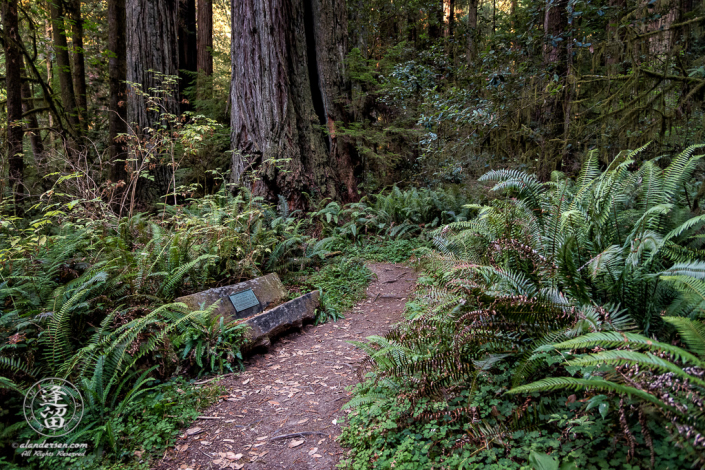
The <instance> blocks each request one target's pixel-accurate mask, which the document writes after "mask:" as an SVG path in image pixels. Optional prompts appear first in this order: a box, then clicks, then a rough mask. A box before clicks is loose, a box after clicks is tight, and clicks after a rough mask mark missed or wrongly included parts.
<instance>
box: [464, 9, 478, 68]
mask: <svg viewBox="0 0 705 470" xmlns="http://www.w3.org/2000/svg"><path fill="white" fill-rule="evenodd" d="M477 1H478V0H468V43H467V47H466V50H465V55H466V58H467V61H468V65H473V63H474V62H475V59H476V58H477Z"/></svg>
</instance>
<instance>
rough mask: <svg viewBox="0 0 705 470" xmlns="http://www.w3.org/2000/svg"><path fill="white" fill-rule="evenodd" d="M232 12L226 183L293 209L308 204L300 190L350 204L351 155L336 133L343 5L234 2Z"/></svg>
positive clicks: (292, 0)
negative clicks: (229, 147)
mask: <svg viewBox="0 0 705 470" xmlns="http://www.w3.org/2000/svg"><path fill="white" fill-rule="evenodd" d="M232 13H233V14H232V19H233V25H232V26H233V27H232V66H233V69H232V83H231V104H232V106H231V110H232V114H231V137H232V146H233V150H234V152H233V165H232V174H231V178H232V182H233V183H235V184H236V185H240V186H246V185H248V186H250V187H251V188H252V190H253V191H254V193H255V194H258V195H262V196H265V197H266V198H267V199H269V200H276V198H277V196H279V195H282V196H284V197H285V198H286V199H287V200H288V201H289V205H290V206H291V207H295V208H303V207H306V206H307V200H306V199H305V197H304V193H306V194H308V195H311V196H314V197H331V198H335V199H341V200H355V199H356V198H357V185H356V178H355V167H356V158H355V155H354V154H353V152H351V151H350V149H349V148H348V145H347V144H346V143H345V142H343V139H341V138H340V137H339V136H337V135H336V121H344V120H345V114H344V112H343V108H342V105H341V104H339V103H338V101H339V98H340V97H341V95H342V94H343V93H344V92H345V91H347V90H346V83H345V79H344V70H343V67H344V60H343V59H344V55H345V53H346V52H347V48H346V44H345V39H346V35H347V17H346V9H345V5H344V1H343V0H233V1H232ZM319 126H321V127H322V126H327V128H328V133H325V132H324V131H322V130H321V127H319ZM248 170H254V171H255V172H256V178H254V179H253V180H252V181H248V180H247V178H246V171H248Z"/></svg>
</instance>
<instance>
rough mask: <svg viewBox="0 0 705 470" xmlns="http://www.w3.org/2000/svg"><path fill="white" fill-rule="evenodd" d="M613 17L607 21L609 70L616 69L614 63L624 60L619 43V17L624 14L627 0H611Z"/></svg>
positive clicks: (607, 61)
mask: <svg viewBox="0 0 705 470" xmlns="http://www.w3.org/2000/svg"><path fill="white" fill-rule="evenodd" d="M609 6H610V10H611V12H610V13H611V14H613V15H612V17H611V18H610V20H609V21H608V23H607V38H606V40H607V48H606V49H607V50H606V51H605V52H606V55H607V57H606V60H605V62H606V63H607V65H608V66H609V67H608V68H607V70H608V72H612V71H614V70H613V69H614V68H615V67H614V65H615V64H617V63H619V62H620V61H621V60H622V57H621V54H620V50H621V47H620V45H619V18H620V17H621V16H622V15H623V14H624V8H625V6H626V0H609Z"/></svg>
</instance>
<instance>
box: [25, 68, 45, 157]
mask: <svg viewBox="0 0 705 470" xmlns="http://www.w3.org/2000/svg"><path fill="white" fill-rule="evenodd" d="M20 67H22V68H21V69H20V75H23V76H26V69H25V67H24V61H23V60H20ZM33 98H34V94H33V93H32V87H31V85H30V83H29V80H23V81H22V111H23V113H25V114H26V115H27V117H26V119H27V128H28V129H29V130H27V134H28V135H29V143H30V145H31V147H32V155H34V160H35V162H37V163H38V162H40V161H41V159H42V155H43V153H44V144H43V143H42V138H41V134H40V131H39V122H38V121H37V114H36V113H34V112H31V113H30V111H32V110H33V109H34V108H35V104H34V100H33Z"/></svg>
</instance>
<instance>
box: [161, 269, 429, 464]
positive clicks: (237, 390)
mask: <svg viewBox="0 0 705 470" xmlns="http://www.w3.org/2000/svg"><path fill="white" fill-rule="evenodd" d="M368 266H369V268H370V270H371V271H372V272H374V273H375V275H376V279H375V280H374V281H373V282H372V283H371V284H370V286H369V287H368V289H367V297H366V298H365V300H363V301H361V302H360V303H358V304H357V305H356V306H355V307H353V309H352V312H347V313H346V318H345V319H344V320H339V321H337V322H329V323H325V324H322V325H318V326H314V325H305V326H304V328H303V329H302V330H301V331H299V332H295V333H291V334H289V335H286V336H282V337H280V338H279V339H278V341H275V342H273V344H272V346H271V347H270V349H269V350H268V351H267V352H266V353H264V354H256V355H254V356H252V357H250V358H249V359H248V360H247V361H246V362H245V367H246V369H245V371H244V372H243V373H241V374H239V375H232V376H229V377H225V378H223V379H222V380H221V382H220V385H221V386H223V387H224V388H225V390H226V395H224V396H223V397H222V398H223V400H222V401H220V402H219V403H217V404H215V405H213V406H212V407H211V408H209V409H208V410H205V411H204V412H203V414H202V416H201V418H199V419H198V420H197V421H196V422H195V423H193V424H192V426H191V427H190V428H189V429H187V430H185V431H184V433H183V434H182V435H181V436H180V437H179V438H178V439H177V443H176V445H175V446H174V447H172V448H170V449H169V450H168V451H167V452H166V453H165V455H164V457H163V458H162V459H161V460H160V461H158V462H155V464H154V468H155V469H158V470H166V469H170V470H171V469H180V470H186V469H191V470H205V469H221V468H233V469H244V470H250V469H258V470H259V469H261V470H265V469H333V468H335V466H336V464H337V463H338V461H339V460H340V459H341V457H342V456H343V455H344V454H345V449H343V448H342V447H341V446H340V445H339V444H338V442H337V441H336V437H337V436H338V435H339V434H340V431H341V427H340V424H341V421H342V419H343V418H344V416H345V415H346V411H347V410H342V411H341V407H342V406H343V405H344V404H345V403H346V402H347V401H348V398H349V397H350V392H348V391H346V390H345V388H346V387H348V386H350V385H354V384H356V383H358V377H357V374H356V370H357V367H358V365H359V363H360V361H361V360H362V359H363V358H364V354H363V353H362V351H360V350H359V349H357V348H356V347H355V346H353V345H352V344H350V343H349V341H363V340H364V339H365V338H366V337H368V336H371V335H383V334H384V333H386V332H387V331H389V329H390V328H391V326H392V325H393V324H395V323H397V322H398V321H399V320H400V319H401V318H402V313H403V311H404V305H405V304H406V300H407V297H408V296H409V295H410V294H411V292H412V291H413V289H414V286H415V284H416V274H415V273H414V270H413V269H412V268H409V267H407V266H404V265H401V264H386V263H370V264H369V265H368ZM348 412H349V411H348Z"/></svg>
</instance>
